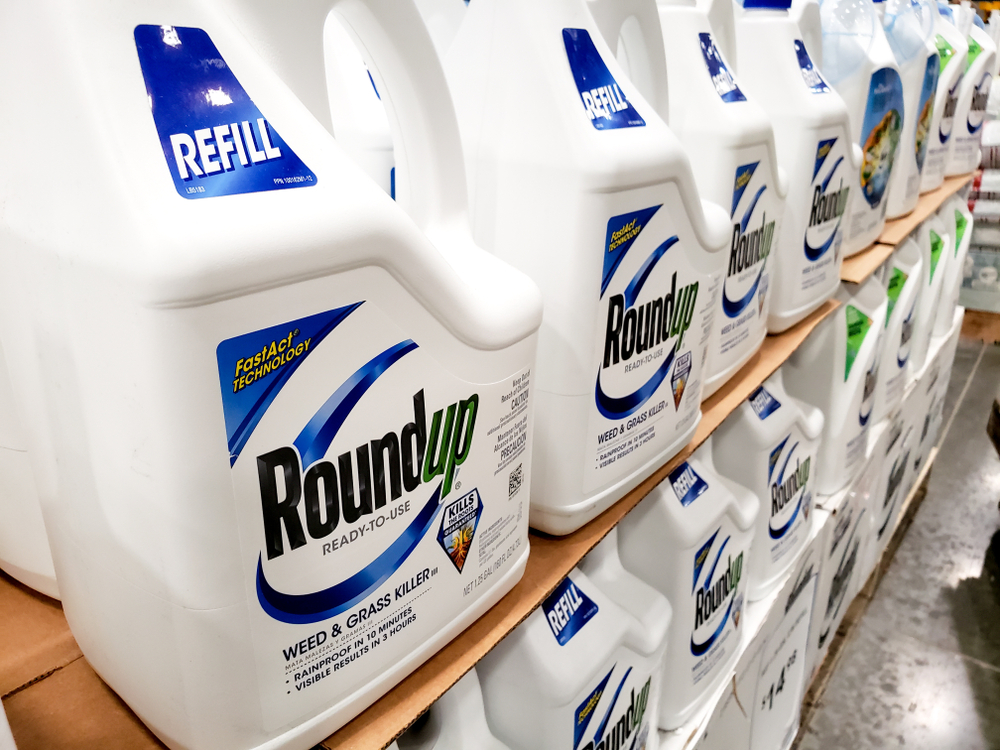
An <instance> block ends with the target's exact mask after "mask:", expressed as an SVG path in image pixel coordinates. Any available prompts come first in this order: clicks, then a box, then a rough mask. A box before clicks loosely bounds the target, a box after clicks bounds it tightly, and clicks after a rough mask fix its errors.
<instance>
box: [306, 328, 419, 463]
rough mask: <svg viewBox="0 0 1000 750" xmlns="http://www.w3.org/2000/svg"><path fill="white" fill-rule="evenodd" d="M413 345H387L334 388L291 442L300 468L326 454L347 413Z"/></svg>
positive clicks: (414, 346)
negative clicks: (386, 347) (297, 453)
mask: <svg viewBox="0 0 1000 750" xmlns="http://www.w3.org/2000/svg"><path fill="white" fill-rule="evenodd" d="M416 348H417V344H416V343H414V342H413V340H412V339H407V340H406V341H401V342H399V343H398V344H396V345H395V346H390V347H389V348H388V349H386V350H385V351H384V352H382V353H381V354H379V355H376V356H375V357H373V358H372V359H371V360H369V361H368V362H367V363H366V364H364V365H362V366H361V367H360V368H359V369H358V370H357V372H355V373H354V374H353V375H351V377H349V378H348V379H347V380H345V381H344V383H343V385H341V386H340V388H338V389H337V390H336V391H334V392H333V395H332V396H330V398H328V399H327V400H326V403H324V404H323V405H322V406H321V407H320V408H319V411H317V412H316V413H315V414H314V415H313V418H312V419H310V420H309V422H308V423H307V424H306V426H305V427H303V428H302V432H300V433H299V436H298V437H297V438H295V442H294V445H295V447H296V448H297V449H298V451H299V455H300V456H301V457H302V468H303V470H305V469H306V468H307V467H309V466H311V465H312V464H313V463H315V462H316V461H319V460H320V459H321V458H323V456H325V455H326V451H327V449H328V448H329V447H330V443H332V442H333V439H334V438H335V437H336V436H337V432H339V430H340V428H341V426H343V424H344V420H345V419H347V415H348V414H350V413H351V410H352V409H354V407H355V406H356V405H357V403H358V401H359V400H361V397H362V396H364V395H365V392H366V391H367V390H368V389H369V388H371V387H372V385H373V384H374V383H375V381H376V380H378V378H379V376H381V375H382V373H384V372H385V371H386V370H388V369H389V368H390V367H391V366H392V365H394V364H395V363H396V362H398V361H399V360H400V359H402V358H403V357H404V356H406V355H407V354H409V353H410V352H412V351H413V350H414V349H416Z"/></svg>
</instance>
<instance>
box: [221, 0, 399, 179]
mask: <svg viewBox="0 0 1000 750" xmlns="http://www.w3.org/2000/svg"><path fill="white" fill-rule="evenodd" d="M239 1H240V2H243V0H239ZM265 7H266V8H269V9H274V6H273V5H267V6H265ZM275 10H279V9H275ZM279 12H280V13H281V15H282V16H283V17H284V18H285V19H292V18H294V17H295V14H294V13H290V12H289V10H288V8H281V9H280V10H279ZM238 18H239V17H238ZM266 28H267V29H268V30H271V29H275V28H279V29H280V28H281V26H280V24H272V22H271V21H270V18H268V19H267V25H266ZM251 40H253V38H251ZM297 46H298V45H297V43H295V44H289V45H287V46H282V47H280V48H278V49H280V50H282V53H283V54H288V53H287V52H285V50H295V49H296V48H297ZM257 47H258V50H259V49H260V48H261V47H263V48H264V49H271V50H272V54H273V51H274V50H275V45H274V44H264V45H257ZM323 61H324V67H323V72H324V74H325V76H326V91H327V97H328V100H329V103H328V107H327V108H328V110H329V112H330V114H329V117H330V125H331V127H332V130H331V132H332V133H333V135H334V137H335V138H336V139H337V143H339V144H340V146H341V147H342V148H343V149H344V151H345V152H346V153H347V155H348V156H350V157H351V158H352V159H354V161H355V163H356V164H357V165H358V166H359V167H361V168H362V169H363V170H365V172H366V173H367V174H368V176H369V177H371V178H372V179H373V180H375V182H376V183H378V185H379V187H381V188H382V189H383V190H384V191H385V192H387V193H388V194H389V195H391V196H392V197H393V198H395V197H396V189H395V188H396V186H395V177H396V172H395V166H396V161H395V155H394V153H393V147H392V133H391V132H390V130H389V118H388V117H386V112H385V105H383V104H382V97H381V95H380V94H379V93H378V88H377V87H376V85H375V79H374V77H373V76H372V74H371V72H370V71H369V69H368V66H367V65H366V64H365V61H364V58H363V57H362V56H361V53H360V52H359V51H358V48H357V47H356V46H355V42H354V39H353V37H352V36H351V32H350V30H349V28H347V27H346V26H345V24H344V22H343V21H342V20H341V16H340V15H339V14H338V13H330V14H329V15H327V17H326V21H325V22H324V26H323ZM315 75H317V74H316V71H315V70H312V69H310V68H306V69H303V70H302V71H301V77H302V78H306V79H307V78H309V77H313V76H315ZM298 81H299V76H296V77H295V79H294V80H293V81H289V80H287V79H286V80H285V83H286V84H288V86H289V87H290V88H291V89H292V90H293V91H294V92H295V93H298V92H299V91H300V90H302V88H304V85H300V84H299V82H298ZM303 101H304V102H305V101H306V100H303ZM315 107H316V110H313V114H314V115H316V117H317V119H318V120H319V121H320V122H324V118H323V117H322V113H323V111H324V110H323V102H322V100H321V99H320V98H317V100H316V104H315Z"/></svg>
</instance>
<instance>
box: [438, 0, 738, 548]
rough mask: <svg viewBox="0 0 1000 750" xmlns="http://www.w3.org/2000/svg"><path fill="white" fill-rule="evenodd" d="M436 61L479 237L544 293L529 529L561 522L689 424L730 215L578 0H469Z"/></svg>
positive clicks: (680, 439)
mask: <svg viewBox="0 0 1000 750" xmlns="http://www.w3.org/2000/svg"><path fill="white" fill-rule="evenodd" d="M445 67H446V72H447V73H448V81H449V84H450V87H451V90H452V94H453V96H454V99H455V106H456V110H457V112H458V116H459V125H460V128H461V131H462V145H463V146H464V149H465V154H466V157H467V168H468V173H469V181H470V192H471V195H472V207H473V213H474V227H475V236H476V239H477V241H478V242H479V243H480V244H481V245H482V246H483V247H485V248H487V249H489V250H491V251H493V252H494V253H496V255H497V256H499V257H500V258H503V259H504V260H506V261H508V262H510V263H511V264H512V265H514V266H515V267H517V268H519V269H521V270H522V271H524V272H525V273H527V274H528V275H529V276H530V277H531V278H533V279H534V280H535V281H536V282H538V284H539V286H540V287H541V288H542V293H543V296H544V298H545V317H544V321H543V323H542V329H541V332H540V334H539V336H540V338H539V357H540V359H539V362H538V370H537V373H536V374H535V375H536V379H535V380H534V381H533V383H532V385H533V387H534V388H535V389H536V390H535V396H536V398H537V402H536V408H537V411H536V423H535V446H536V449H535V455H534V460H533V464H534V474H533V476H532V496H531V501H532V507H531V524H532V526H534V527H536V528H539V529H541V530H543V531H546V532H549V533H552V534H565V533H568V532H570V531H573V530H574V529H577V528H579V527H580V526H581V525H583V524H584V523H586V522H587V521H589V520H590V519H592V518H593V517H594V516H596V515H597V514H598V513H600V512H601V511H603V510H604V509H605V508H607V507H608V506H609V505H611V504H612V503H614V502H615V501H616V500H618V499H619V498H620V497H621V496H622V495H623V494H625V493H626V492H627V491H628V490H630V489H631V488H633V487H635V486H636V485H637V484H638V483H639V482H640V481H642V480H643V479H644V478H646V477H647V476H649V474H650V473H651V472H652V471H654V470H655V469H656V468H658V467H659V466H662V465H663V463H664V462H665V461H666V460H668V459H669V458H670V457H671V456H673V455H674V454H676V453H677V452H678V451H679V450H680V449H681V448H682V447H683V446H684V445H686V444H687V443H688V441H689V440H690V439H691V437H692V435H693V434H694V430H695V428H696V426H697V424H698V420H699V418H700V415H699V403H700V400H701V391H702V386H703V384H704V380H705V372H704V363H705V356H706V353H707V349H708V344H709V337H710V335H711V328H712V321H713V315H714V313H715V306H716V305H717V304H718V302H717V300H716V295H717V294H718V284H720V283H721V281H722V279H721V276H722V272H723V270H724V264H725V262H726V260H727V256H726V254H725V253H724V252H722V250H723V249H724V248H726V247H728V243H729V235H730V232H731V229H732V227H731V225H730V224H729V221H728V219H727V218H726V217H725V214H724V212H723V211H722V209H720V208H719V207H718V206H714V205H712V204H709V203H704V204H703V203H702V202H701V200H700V198H699V197H698V190H697V187H696V186H695V181H694V177H693V174H692V172H691V165H690V162H689V161H688V158H687V156H686V155H685V153H684V149H683V148H682V147H681V144H680V143H679V142H678V140H677V138H676V137H675V136H674V135H673V134H672V133H671V132H670V130H669V129H668V128H667V126H666V124H665V123H664V122H663V121H662V120H661V119H660V117H659V116H658V115H657V112H656V111H655V110H654V108H653V106H651V105H650V104H649V103H647V102H646V100H645V99H644V98H643V97H642V96H641V95H640V94H639V92H638V91H637V90H636V88H635V87H634V85H633V84H632V83H631V81H629V79H628V78H626V77H625V74H624V72H623V71H622V69H621V68H620V67H619V65H618V63H617V62H616V60H615V59H614V56H613V55H612V54H611V51H610V49H609V48H608V46H607V45H606V44H605V42H604V40H603V38H602V37H601V34H600V32H599V30H598V28H597V26H596V24H595V23H594V20H593V17H592V16H591V13H590V11H589V10H588V8H587V3H586V0H550V1H549V2H545V3H539V2H535V1H534V0H476V2H474V3H472V4H471V5H470V6H469V8H468V11H467V15H466V17H465V21H464V22H463V23H462V26H461V28H460V29H459V33H458V36H457V37H456V39H455V41H454V43H453V44H452V47H451V49H450V50H449V52H448V56H447V59H446V65H445ZM515 110H516V111H518V112H521V113H529V112H530V113H531V114H530V116H527V115H525V116H521V115H519V116H517V117H511V116H510V113H511V112H512V111H515Z"/></svg>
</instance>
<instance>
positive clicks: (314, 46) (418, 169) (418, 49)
mask: <svg viewBox="0 0 1000 750" xmlns="http://www.w3.org/2000/svg"><path fill="white" fill-rule="evenodd" d="M220 5H222V6H223V7H225V8H226V12H227V13H229V14H230V16H231V17H232V18H233V19H234V20H236V22H237V26H238V27H239V28H241V29H243V32H244V34H245V35H246V36H247V37H248V38H249V41H250V42H251V44H252V45H253V46H254V47H255V49H257V51H258V52H259V53H260V54H261V56H262V57H263V58H264V60H265V62H267V63H268V64H269V66H270V67H271V69H272V70H273V71H275V73H277V74H278V76H279V77H280V78H281V79H282V81H284V83H285V84H286V85H287V86H288V87H289V88H290V89H292V91H293V92H294V93H295V94H296V96H298V98H299V99H300V100H301V101H302V103H303V104H305V105H306V107H308V108H309V110H310V111H311V112H312V113H313V115H314V116H315V117H316V118H317V119H318V120H319V121H320V122H321V123H323V124H324V125H325V126H326V127H327V128H328V129H330V130H332V123H331V119H330V102H329V100H328V95H327V91H326V82H325V80H324V77H323V75H322V74H321V71H323V70H324V50H323V26H324V22H325V21H326V18H327V16H328V15H329V14H330V12H331V11H336V12H337V13H338V14H339V15H340V16H341V18H342V20H343V21H344V25H345V27H346V28H348V30H349V31H350V32H351V33H352V35H353V36H354V38H355V41H356V42H357V44H358V48H359V49H360V50H361V53H362V56H363V57H364V58H365V62H366V63H367V65H368V67H369V69H370V70H371V71H372V74H373V76H375V78H376V80H377V82H379V83H384V86H385V93H386V94H387V95H386V96H384V97H383V98H382V101H383V103H384V104H385V106H386V111H387V114H388V117H389V126H390V129H391V131H392V139H393V145H394V147H395V160H396V198H397V202H398V203H399V204H400V205H401V206H402V207H403V209H404V210H405V211H406V212H407V213H408V214H409V215H410V217H411V218H412V219H413V220H414V222H415V223H416V224H417V226H418V227H419V228H420V229H421V230H422V231H423V232H424V233H425V234H428V235H435V234H437V233H439V232H440V231H441V230H442V228H443V227H448V226H451V227H454V224H455V222H456V221H458V222H464V223H465V225H466V226H468V194H467V192H466V182H465V165H464V162H463V158H462V150H461V148H462V147H461V140H460V137H459V131H458V121H457V119H456V117H455V109H454V106H453V104H452V100H451V94H450V93H449V90H448V85H447V81H446V80H445V75H444V70H443V69H442V67H441V62H440V60H439V59H438V56H437V53H436V51H435V49H434V44H433V42H432V41H431V37H430V34H429V33H428V31H427V27H426V25H425V24H424V21H423V19H422V18H421V16H420V13H419V11H418V10H417V7H416V5H415V4H414V2H413V0H299V1H298V2H296V3H294V4H293V5H291V6H287V5H285V4H282V3H276V2H274V0H220ZM303 29H312V30H313V33H312V34H310V35H303V33H302V30H303Z"/></svg>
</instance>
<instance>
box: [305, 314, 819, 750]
mask: <svg viewBox="0 0 1000 750" xmlns="http://www.w3.org/2000/svg"><path fill="white" fill-rule="evenodd" d="M838 304H839V303H838V302H836V301H835V300H829V301H827V302H825V303H824V304H823V305H822V306H821V307H820V308H819V309H818V310H816V311H815V312H814V313H813V314H812V315H810V316H809V317H808V318H806V319H805V320H803V321H802V322H800V323H799V324H797V325H796V326H794V327H792V328H791V329H789V330H788V331H785V332H784V333H782V334H780V335H778V336H768V337H767V339H766V340H765V341H764V344H763V346H762V347H761V348H760V350H759V351H758V353H757V354H756V355H755V356H754V357H753V358H752V359H751V360H750V361H749V362H748V363H747V364H746V365H745V366H744V367H743V369H741V370H740V371H739V372H738V373H737V374H736V376H734V377H733V378H732V379H730V380H729V382H728V383H726V384H725V385H724V386H723V387H722V388H720V389H719V391H717V392H716V393H715V394H713V395H712V397H711V398H709V399H708V400H707V401H705V403H703V404H702V417H701V422H700V423H699V425H698V429H697V431H696V433H695V437H694V439H693V440H692V441H691V443H690V444H689V445H688V446H687V447H685V448H684V450H682V451H681V452H680V453H679V454H678V455H677V456H675V457H674V458H673V459H671V460H670V461H668V462H667V463H666V464H664V466H662V467H661V468H660V469H659V470H657V471H656V472H655V473H654V474H653V475H652V476H650V477H649V478H648V479H647V480H646V481H644V482H643V483H642V484H640V485H639V486H638V487H636V488H635V489H634V490H632V491H631V492H630V493H628V494H627V495H626V496H625V497H624V498H622V499H621V500H620V501H619V502H617V503H616V504H615V505H613V506H612V507H611V508H609V509H608V510H607V511H605V512H604V513H603V514H602V515H600V516H598V517H597V518H595V519H594V520H593V521H591V522H590V523H588V524H587V525H586V526H584V527H583V528H582V529H580V530H578V531H576V532H574V533H573V534H570V535H568V536H564V537H559V538H556V537H550V536H547V535H544V534H538V533H535V532H532V533H531V535H530V542H531V554H530V555H529V556H528V565H527V569H526V570H525V573H524V577H523V578H522V579H521V581H520V582H519V583H518V584H517V586H515V587H514V588H513V589H512V590H511V591H510V592H509V593H508V594H507V595H506V596H505V597H504V598H503V599H501V600H500V602H499V603H498V604H497V605H496V606H495V607H493V608H492V609H491V610H489V611H488V612H487V613H486V614H484V615H483V616H482V617H481V618H479V619H478V620H477V621H476V622H475V623H473V624H472V625H471V626H470V627H469V628H468V629H467V630H465V631H464V632H463V633H462V634H461V635H459V636H458V637H457V638H456V639H455V640H453V641H452V642H451V643H449V644H448V645H447V646H445V647H444V648H443V649H442V650H441V651H439V652H438V653H437V654H436V655H435V656H433V657H431V658H430V659H429V660H428V661H427V662H426V663H425V664H424V665H423V666H421V667H420V668H419V669H417V670H416V671H415V672H413V674H411V675H410V676H409V677H407V678H406V679H404V680H403V681H402V682H401V683H400V684H399V685H397V686H396V687H395V688H393V689H392V690H390V691H389V692H388V693H387V694H386V695H385V696H384V697H382V698H381V699H379V700H378V701H377V702H376V703H375V704H374V705H372V706H371V707H370V708H368V709H367V710H366V711H364V712H363V713H361V714H360V715H359V716H358V717H357V718H355V719H354V720H353V721H351V722H350V723H349V724H347V725H346V726H345V727H343V728H342V729H340V730H339V731H338V732H337V733H335V734H334V735H333V736H331V737H329V738H328V739H327V740H325V741H324V742H323V743H322V747H324V748H328V749H329V750H334V748H336V749H337V750H371V749H372V748H384V747H386V746H387V745H388V744H389V743H390V742H392V740H393V739H395V738H396V737H397V736H398V735H399V734H400V733H401V732H402V731H403V730H404V729H406V727H408V726H409V725H410V724H411V723H412V722H413V721H414V720H415V719H416V718H417V717H418V716H420V714H421V713H423V712H424V711H425V710H426V709H427V708H429V707H430V705H431V704H432V703H433V702H434V701H436V700H437V699H438V698H439V697H441V696H442V695H443V694H444V693H445V692H446V691H447V690H448V689H449V688H450V687H451V686H452V685H454V684H455V683H456V682H458V680H460V679H461V678H462V676H463V675H464V674H465V673H466V672H468V671H469V670H470V669H472V667H474V666H475V664H476V662H478V661H479V660H480V659H481V658H482V657H483V656H485V655H486V654H487V653H488V652H489V651H490V650H491V649H492V648H493V647H494V646H495V645H496V644H497V643H499V642H500V641H501V640H502V639H503V638H504V637H505V636H506V635H507V634H508V633H510V632H511V631H512V630H513V629H514V628H515V627H517V625H518V624H520V623H521V621H523V620H524V619H525V618H526V617H527V616H528V615H529V614H531V612H533V611H534V610H535V608H537V607H538V606H539V605H540V604H541V602H542V601H543V600H544V599H545V597H546V596H548V595H549V594H550V593H551V592H552V591H553V589H555V587H556V586H557V585H558V584H559V582H560V581H562V579H563V578H565V576H566V575H567V574H568V573H569V572H570V571H571V570H572V569H573V567H574V566H575V565H576V564H577V562H578V561H579V560H580V559H582V558H583V556H584V555H586V554H587V553H588V552H589V551H590V550H591V549H593V548H594V546H595V545H596V544H597V543H598V542H600V541H601V539H603V538H604V536H605V535H606V534H607V533H608V532H609V531H610V530H611V529H612V528H614V526H615V525H616V524H617V523H618V522H619V521H620V520H621V519H622V518H623V517H624V516H625V514H626V513H628V512H629V511H630V510H632V508H634V507H635V506H636V505H637V504H638V503H639V501H640V500H642V498H644V497H645V496H646V495H647V494H648V493H649V492H650V490H652V489H653V487H655V486H656V485H657V484H658V483H659V482H661V481H662V480H663V479H664V478H665V477H666V476H667V474H668V473H669V472H670V471H671V470H673V469H674V468H675V467H676V466H678V465H679V464H680V463H681V462H682V461H684V460H685V459H687V457H688V456H690V455H691V453H692V452H693V451H694V450H695V449H696V448H697V447H698V446H699V445H701V444H702V443H703V442H704V441H705V439H706V438H707V437H708V436H709V435H711V434H712V432H714V431H715V429H716V428H717V427H718V426H719V425H720V424H721V423H722V421H723V420H724V419H725V418H726V417H727V416H729V414H730V413H731V412H732V411H733V410H734V409H735V408H736V407H737V406H739V405H740V404H741V403H743V401H745V400H746V399H747V398H748V397H749V396H750V394H751V393H753V391H754V390H756V388H757V387H758V386H759V385H760V384H761V383H763V382H764V381H765V380H766V379H767V378H768V377H770V375H771V374H772V373H774V371H775V370H777V369H778V367H780V366H781V364H782V363H783V362H784V361H785V360H786V359H788V356H789V355H790V354H791V353H792V352H793V351H795V349H796V348H798V346H799V345H800V344H801V343H802V342H803V341H805V339H806V337H807V336H808V335H809V333H810V332H811V331H812V330H813V329H814V328H815V327H816V325H817V324H818V323H819V322H820V321H821V320H823V319H824V318H825V317H826V316H828V315H829V314H830V313H832V312H833V311H834V310H835V309H836V308H837V306H838Z"/></svg>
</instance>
